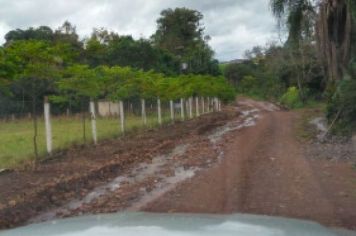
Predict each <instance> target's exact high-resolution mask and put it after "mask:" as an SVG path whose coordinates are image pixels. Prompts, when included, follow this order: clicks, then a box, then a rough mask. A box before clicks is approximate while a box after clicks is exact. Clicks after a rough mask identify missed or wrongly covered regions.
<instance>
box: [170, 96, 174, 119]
mask: <svg viewBox="0 0 356 236" xmlns="http://www.w3.org/2000/svg"><path fill="white" fill-rule="evenodd" d="M169 107H170V110H171V120H172V122H174V104H173V101H172V100H170V101H169Z"/></svg>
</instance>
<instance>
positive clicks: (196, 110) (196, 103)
mask: <svg viewBox="0 0 356 236" xmlns="http://www.w3.org/2000/svg"><path fill="white" fill-rule="evenodd" d="M195 115H196V116H197V117H198V116H200V111H199V97H195Z"/></svg>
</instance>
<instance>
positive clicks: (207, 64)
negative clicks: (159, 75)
mask: <svg viewBox="0 0 356 236" xmlns="http://www.w3.org/2000/svg"><path fill="white" fill-rule="evenodd" d="M202 19H203V15H202V14H201V13H200V12H199V11H196V10H191V9H188V8H176V9H174V10H173V9H170V8H169V9H166V10H164V11H162V12H161V16H160V18H159V19H158V20H157V31H156V33H155V34H154V35H153V36H152V37H151V38H152V41H153V43H154V45H155V46H156V47H158V48H161V49H163V50H167V51H168V52H170V53H171V54H173V55H175V56H176V57H177V58H178V59H179V60H180V62H181V63H186V64H187V65H188V68H187V69H186V71H185V72H186V73H194V74H213V75H218V74H220V70H219V68H218V63H217V61H216V60H214V59H213V56H214V52H213V50H212V49H211V48H210V47H209V45H208V41H209V40H210V37H209V36H205V35H204V27H203V26H202V23H201V21H202Z"/></svg>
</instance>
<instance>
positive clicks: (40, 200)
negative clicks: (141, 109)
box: [0, 99, 356, 229]
mask: <svg viewBox="0 0 356 236" xmlns="http://www.w3.org/2000/svg"><path fill="white" fill-rule="evenodd" d="M299 120H300V112H286V111H280V110H279V109H278V108H277V107H276V106H274V105H273V104H269V103H264V102H256V101H253V100H249V99H242V100H240V101H239V103H238V104H237V105H236V106H232V107H226V108H225V110H224V111H223V112H221V113H215V114H207V115H204V116H202V117H200V118H198V119H195V120H190V121H187V122H184V123H178V124H175V125H170V126H168V127H164V128H162V129H158V130H152V131H149V132H146V133H144V134H142V135H138V136H137V135H136V136H131V137H126V138H125V139H120V140H116V141H110V142H106V143H102V144H100V145H99V146H98V147H96V148H95V149H89V150H88V149H83V150H81V149H80V150H77V149H74V150H70V151H69V152H68V153H66V154H65V155H64V157H62V158H61V159H59V160H53V161H51V162H49V163H44V164H42V165H40V166H38V167H37V168H36V170H22V171H16V172H13V173H10V174H7V175H4V176H0V187H1V189H2V192H1V193H0V228H8V227H13V226H16V225H19V224H23V223H29V222H30V223H31V222H39V221H43V220H51V219H54V218H58V217H67V216H73V215H82V214H91V213H108V212H117V211H142V210H144V211H153V212H193V213H223V214H225V213H252V214H265V215H274V216H284V217H292V218H300V219H310V220H314V221H317V222H320V223H322V224H325V225H328V226H336V227H347V228H349V229H355V227H356V191H355V189H356V181H355V180H356V171H355V170H353V169H352V165H351V163H349V162H347V161H340V162H331V161H329V160H323V159H318V160H315V159H313V158H312V157H309V156H308V155H306V153H305V152H304V148H305V145H308V144H307V143H303V142H300V141H298V140H297V138H296V129H297V124H298V121H299ZM14 182H16V185H14ZM3 190H4V191H3Z"/></svg>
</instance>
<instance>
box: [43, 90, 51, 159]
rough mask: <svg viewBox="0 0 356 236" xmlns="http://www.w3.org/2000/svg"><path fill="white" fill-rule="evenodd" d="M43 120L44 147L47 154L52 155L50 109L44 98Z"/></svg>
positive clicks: (46, 98)
mask: <svg viewBox="0 0 356 236" xmlns="http://www.w3.org/2000/svg"><path fill="white" fill-rule="evenodd" d="M44 119H45V129H46V146H47V153H48V154H49V155H51V154H52V126H51V107H50V104H49V102H48V97H45V98H44Z"/></svg>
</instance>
